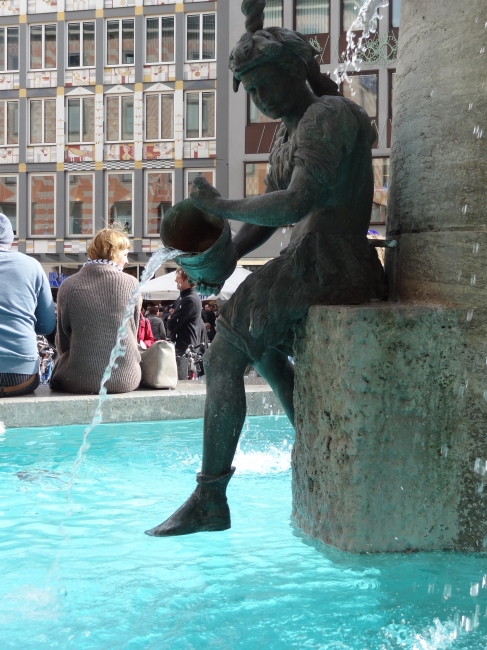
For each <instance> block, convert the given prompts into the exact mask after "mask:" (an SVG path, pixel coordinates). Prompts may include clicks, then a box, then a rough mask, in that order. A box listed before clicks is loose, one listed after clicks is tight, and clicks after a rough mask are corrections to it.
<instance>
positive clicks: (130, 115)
mask: <svg viewBox="0 0 487 650" xmlns="http://www.w3.org/2000/svg"><path fill="white" fill-rule="evenodd" d="M133 137H134V98H133V97H132V96H131V95H128V96H125V97H122V140H132V139H133Z"/></svg>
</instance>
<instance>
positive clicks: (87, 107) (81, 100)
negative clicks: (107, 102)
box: [67, 97, 95, 142]
mask: <svg viewBox="0 0 487 650" xmlns="http://www.w3.org/2000/svg"><path fill="white" fill-rule="evenodd" d="M67 113H68V119H67V128H68V142H94V141H95V98H94V97H73V98H68V101H67Z"/></svg>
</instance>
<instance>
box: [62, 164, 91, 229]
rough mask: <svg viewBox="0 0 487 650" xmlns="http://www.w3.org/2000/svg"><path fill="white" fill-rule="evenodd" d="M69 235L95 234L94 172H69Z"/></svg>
mask: <svg viewBox="0 0 487 650" xmlns="http://www.w3.org/2000/svg"><path fill="white" fill-rule="evenodd" d="M68 191H69V214H68V234H69V235H92V234H93V174H69V175H68Z"/></svg>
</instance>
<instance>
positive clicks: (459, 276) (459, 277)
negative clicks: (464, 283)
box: [457, 271, 462, 282]
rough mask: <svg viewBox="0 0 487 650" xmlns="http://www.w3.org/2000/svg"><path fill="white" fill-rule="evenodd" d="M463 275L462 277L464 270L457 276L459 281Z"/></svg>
mask: <svg viewBox="0 0 487 650" xmlns="http://www.w3.org/2000/svg"><path fill="white" fill-rule="evenodd" d="M461 277H462V272H461V271H460V273H459V274H458V278H457V280H458V282H460V280H461Z"/></svg>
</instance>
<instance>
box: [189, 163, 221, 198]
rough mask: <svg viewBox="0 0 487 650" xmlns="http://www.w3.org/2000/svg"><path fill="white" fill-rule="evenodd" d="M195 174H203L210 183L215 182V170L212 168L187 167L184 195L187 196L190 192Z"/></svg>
mask: <svg viewBox="0 0 487 650" xmlns="http://www.w3.org/2000/svg"><path fill="white" fill-rule="evenodd" d="M197 176H203V178H205V179H206V180H207V181H208V183H210V185H214V184H215V170H214V169H187V170H186V197H185V198H188V197H189V194H190V192H191V184H192V183H193V181H194V179H195V178H196V177H197Z"/></svg>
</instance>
